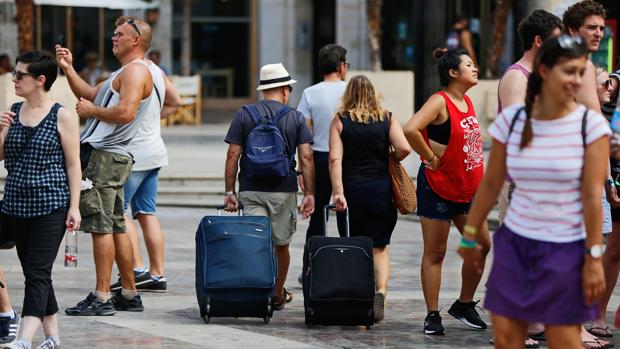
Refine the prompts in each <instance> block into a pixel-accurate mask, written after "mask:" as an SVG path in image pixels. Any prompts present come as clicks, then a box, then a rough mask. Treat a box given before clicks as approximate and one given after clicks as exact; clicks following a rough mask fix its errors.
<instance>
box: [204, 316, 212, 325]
mask: <svg viewBox="0 0 620 349" xmlns="http://www.w3.org/2000/svg"><path fill="white" fill-rule="evenodd" d="M202 319H203V320H204V322H205V324H208V323H209V321H211V317H210V316H208V315H205V316H203V317H202Z"/></svg>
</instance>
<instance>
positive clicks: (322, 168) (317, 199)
mask: <svg viewBox="0 0 620 349" xmlns="http://www.w3.org/2000/svg"><path fill="white" fill-rule="evenodd" d="M312 156H313V157H314V213H313V214H312V216H310V224H309V225H308V230H307V231H306V241H308V239H309V238H310V237H311V236H316V235H323V234H325V232H324V231H323V219H324V217H325V215H324V213H323V207H325V205H328V204H329V203H330V201H331V198H332V182H331V179H330V178H329V153H328V152H320V151H315V152H313V153H312ZM342 219H344V215H342V214H338V222H340V221H341V220H342ZM341 236H344V232H342V234H341Z"/></svg>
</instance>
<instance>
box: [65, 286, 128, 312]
mask: <svg viewBox="0 0 620 349" xmlns="http://www.w3.org/2000/svg"><path fill="white" fill-rule="evenodd" d="M65 314H67V315H69V316H109V315H114V314H116V309H114V304H112V302H111V299H110V300H108V301H107V302H102V301H101V300H100V299H98V298H97V296H95V294H94V293H92V292H91V293H89V294H88V297H86V299H84V300H83V301H81V302H79V303H78V304H77V305H76V306H75V307H71V308H67V309H65Z"/></svg>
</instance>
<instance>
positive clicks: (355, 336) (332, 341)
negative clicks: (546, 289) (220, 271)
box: [0, 125, 620, 349]
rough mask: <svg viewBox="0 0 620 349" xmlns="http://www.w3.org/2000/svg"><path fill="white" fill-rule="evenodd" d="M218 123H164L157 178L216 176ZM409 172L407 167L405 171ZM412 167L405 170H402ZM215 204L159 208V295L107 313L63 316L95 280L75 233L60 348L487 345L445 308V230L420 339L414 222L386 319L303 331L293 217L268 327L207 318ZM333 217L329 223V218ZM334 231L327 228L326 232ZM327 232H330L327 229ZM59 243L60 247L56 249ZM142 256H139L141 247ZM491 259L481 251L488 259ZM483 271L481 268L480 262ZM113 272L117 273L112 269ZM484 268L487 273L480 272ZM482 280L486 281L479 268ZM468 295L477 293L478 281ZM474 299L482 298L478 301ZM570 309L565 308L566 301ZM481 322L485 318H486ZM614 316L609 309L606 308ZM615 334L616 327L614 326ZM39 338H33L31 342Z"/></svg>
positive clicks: (449, 261) (455, 262) (451, 257)
mask: <svg viewBox="0 0 620 349" xmlns="http://www.w3.org/2000/svg"><path fill="white" fill-rule="evenodd" d="M224 131H225V127H224V126H221V125H220V126H213V127H212V126H203V127H202V128H199V129H189V128H187V129H183V128H179V129H170V130H168V129H165V130H164V135H165V137H164V139H166V141H167V144H168V149H169V152H170V166H169V167H168V168H166V169H164V170H163V171H162V175H164V176H200V175H202V176H220V177H221V176H222V175H223V170H222V169H223V164H224V158H225V149H226V146H225V144H223V142H222V140H223V133H224ZM408 168H410V167H408ZM410 171H411V170H410ZM209 214H215V212H214V211H213V210H207V209H197V208H175V207H161V208H160V209H159V218H160V220H161V223H162V226H163V229H164V232H165V239H166V256H165V260H166V277H167V279H168V281H169V284H168V285H169V288H168V292H167V293H165V294H154V293H143V294H142V297H143V301H144V305H145V308H146V309H145V311H144V312H142V313H128V312H119V313H117V314H116V315H115V316H110V317H69V316H66V315H64V312H62V310H64V308H66V307H68V306H73V305H75V304H76V303H77V302H78V301H80V300H82V299H83V298H84V297H85V296H86V295H87V294H88V292H89V291H91V290H92V289H93V288H94V285H95V273H94V264H93V261H92V247H91V238H90V236H89V235H86V234H81V235H80V237H79V260H78V268H77V269H75V270H69V269H64V267H63V264H62V255H63V253H62V251H60V252H59V255H58V258H57V260H56V264H55V267H54V276H53V279H54V286H55V290H56V295H57V298H58V303H59V306H60V307H61V313H60V314H59V318H60V329H61V340H62V341H63V348H72V349H73V348H80V349H85V348H97V349H108V348H109V349H117V348H118V349H125V348H145V349H160V348H161V349H163V348H191V349H193V348H248V349H249V348H490V347H492V346H491V344H489V339H490V338H491V334H492V332H491V329H488V330H486V331H474V330H470V329H467V328H466V327H465V326H464V325H462V324H461V323H460V322H459V321H457V320H456V319H453V318H452V317H451V316H450V315H448V314H447V309H448V307H449V306H450V305H451V304H452V302H453V301H454V300H455V299H456V298H457V297H458V294H459V289H460V265H461V260H460V258H459V257H458V256H457V255H456V252H455V249H456V244H457V242H458V232H457V231H456V230H455V229H453V230H452V231H451V234H450V243H449V249H448V254H447V257H446V259H445V262H444V267H443V284H442V290H441V293H440V306H441V307H443V311H442V313H441V314H442V316H443V323H444V326H445V328H446V335H445V336H443V337H432V336H426V335H424V334H423V332H422V328H423V321H424V317H425V315H426V307H425V305H424V298H423V295H422V289H421V283H420V260H421V254H422V236H421V230H420V224H419V223H418V222H415V221H411V220H402V219H401V220H399V222H398V224H397V225H396V230H395V232H394V234H393V236H392V244H391V245H390V254H391V258H392V278H391V281H390V285H389V293H388V296H387V303H388V304H387V308H386V316H385V321H383V322H381V323H379V324H376V325H375V326H373V327H372V328H371V329H370V330H366V329H365V328H363V327H323V326H316V327H313V328H312V329H308V328H306V326H305V324H304V320H303V296H302V291H301V287H300V285H299V284H298V283H297V275H298V274H299V272H300V271H301V262H302V260H301V258H302V252H303V243H304V237H305V231H306V228H307V224H308V221H307V220H300V221H299V225H298V230H297V233H296V235H295V236H294V240H293V242H292V245H291V255H292V263H291V270H290V272H289V275H288V282H287V286H288V287H290V288H291V289H292V290H293V293H294V300H293V302H292V303H291V304H289V305H287V307H286V308H285V309H284V310H283V311H280V312H276V313H275V314H274V317H273V318H272V320H271V323H270V324H269V325H265V324H264V323H263V321H262V320H261V319H250V318H243V319H234V318H213V319H212V320H211V323H210V324H208V325H207V324H205V323H204V322H203V321H202V319H201V318H200V317H199V311H198V305H197V302H196V296H195V291H194V269H195V268H194V263H195V258H194V255H195V248H194V245H195V244H194V235H195V231H196V227H197V224H198V222H199V220H200V218H201V217H202V216H204V215H209ZM333 221H334V220H332V223H333ZM332 231H334V230H332ZM334 232H335V231H334ZM61 249H62V247H61ZM144 256H146V253H144ZM491 257H492V256H489V260H490V259H491ZM0 265H1V266H2V267H3V268H4V269H5V272H6V277H7V280H8V287H9V293H10V296H11V299H12V302H13V304H14V305H15V307H16V308H17V309H18V311H19V309H21V303H22V298H23V281H24V279H23V277H22V274H21V268H20V265H19V262H18V260H17V256H16V253H15V250H11V251H0ZM487 269H488V268H487ZM115 273H116V271H115ZM487 273H488V270H487ZM487 273H485V276H484V277H483V283H484V280H486V274H487ZM619 295H620V294H619V293H618V292H616V293H615V294H614V297H613V298H612V301H611V304H610V307H609V309H612V310H615V309H616V307H617V306H618V304H619V301H620V297H618V296H619ZM476 299H484V285H481V287H480V288H479V291H478V293H477V294H476ZM480 305H482V303H481V304H480ZM567 306H570V305H567ZM482 317H483V319H485V321H487V322H490V320H489V314H488V312H487V313H483V314H482ZM608 318H609V319H610V320H611V319H613V313H612V312H610V313H609V314H608ZM618 334H620V332H618ZM40 340H42V334H41V333H39V334H38V335H37V340H35V345H36V344H38V341H40Z"/></svg>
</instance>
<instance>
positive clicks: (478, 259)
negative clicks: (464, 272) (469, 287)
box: [456, 244, 484, 274]
mask: <svg viewBox="0 0 620 349" xmlns="http://www.w3.org/2000/svg"><path fill="white" fill-rule="evenodd" d="M456 252H457V253H458V254H459V256H461V257H462V258H463V265H466V264H469V265H473V266H474V268H475V269H476V272H477V273H478V274H482V265H483V262H484V257H482V246H480V245H479V244H476V247H474V248H465V247H462V246H459V248H458V249H457V250H456Z"/></svg>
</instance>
